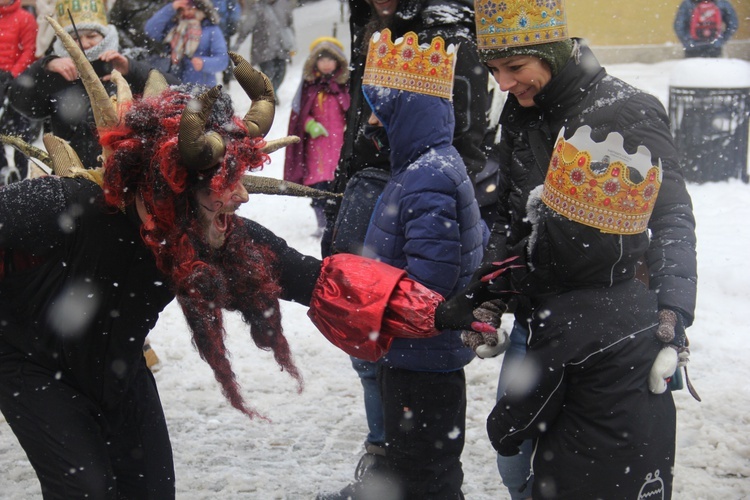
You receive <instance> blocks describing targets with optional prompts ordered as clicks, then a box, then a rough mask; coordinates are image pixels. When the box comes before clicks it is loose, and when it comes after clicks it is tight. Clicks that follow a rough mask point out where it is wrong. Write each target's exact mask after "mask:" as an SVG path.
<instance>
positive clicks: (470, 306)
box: [435, 257, 516, 333]
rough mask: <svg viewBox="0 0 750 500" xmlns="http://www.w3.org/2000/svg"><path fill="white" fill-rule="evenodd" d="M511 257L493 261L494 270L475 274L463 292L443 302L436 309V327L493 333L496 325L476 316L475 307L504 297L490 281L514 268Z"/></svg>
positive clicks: (439, 328) (513, 259)
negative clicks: (492, 288) (491, 286)
mask: <svg viewBox="0 0 750 500" xmlns="http://www.w3.org/2000/svg"><path fill="white" fill-rule="evenodd" d="M515 260H516V257H511V258H510V259H506V260H504V261H502V262H495V263H493V270H492V272H490V273H488V274H486V275H483V276H481V277H478V279H477V274H475V275H474V279H473V280H472V282H471V283H469V285H468V286H467V287H466V288H465V289H464V290H463V291H461V292H459V293H457V294H456V295H454V296H453V297H451V298H450V299H448V300H446V301H445V302H441V303H440V304H439V305H438V307H437V310H436V311H435V328H437V329H438V330H474V331H477V332H484V333H493V332H495V331H496V329H495V327H494V326H492V325H490V324H487V323H483V322H482V321H480V320H478V319H477V318H475V317H474V309H476V308H478V307H479V306H480V305H481V304H483V303H485V302H489V301H491V300H493V299H497V298H502V297H501V296H500V293H501V291H500V290H497V289H496V290H490V282H491V281H493V280H495V279H496V278H497V277H498V276H500V275H501V274H503V273H505V272H507V271H508V270H510V269H512V268H513V267H514V266H513V265H512V262H513V261H515Z"/></svg>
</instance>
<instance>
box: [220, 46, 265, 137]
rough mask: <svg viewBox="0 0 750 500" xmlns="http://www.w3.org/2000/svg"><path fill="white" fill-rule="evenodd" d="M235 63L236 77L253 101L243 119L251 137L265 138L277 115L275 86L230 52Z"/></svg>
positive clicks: (241, 58) (240, 57)
mask: <svg viewBox="0 0 750 500" xmlns="http://www.w3.org/2000/svg"><path fill="white" fill-rule="evenodd" d="M229 57H230V58H231V59H232V62H233V63H234V65H235V66H234V76H235V78H237V82H239V84H240V86H241V87H242V90H244V91H245V93H246V94H247V95H248V97H250V100H251V101H253V103H252V105H251V106H250V110H249V111H248V112H247V114H246V115H245V117H244V118H243V119H242V120H243V121H244V122H245V125H247V129H248V131H249V133H250V137H265V135H266V134H267V133H268V131H269V130H271V125H273V117H274V114H275V113H276V96H275V95H274V92H273V85H271V81H270V80H269V79H268V77H267V76H266V75H264V74H263V73H261V72H260V71H258V70H256V69H255V68H253V67H252V66H251V65H250V63H249V62H247V61H246V60H245V59H244V58H243V57H242V56H241V55H239V54H237V53H236V52H231V51H230V52H229Z"/></svg>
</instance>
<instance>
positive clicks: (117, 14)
mask: <svg viewBox="0 0 750 500" xmlns="http://www.w3.org/2000/svg"><path fill="white" fill-rule="evenodd" d="M162 6H163V3H161V2H154V1H152V0H115V2H114V4H112V8H111V9H110V10H109V22H110V23H112V24H114V25H115V26H116V27H117V31H118V33H119V35H120V46H121V47H122V48H123V51H125V50H127V49H129V50H130V52H129V55H132V56H134V57H136V58H141V57H142V56H145V55H146V54H152V53H156V52H159V51H160V49H161V47H162V44H161V43H160V42H156V41H155V40H153V39H152V38H151V37H149V36H148V35H147V34H146V30H145V25H146V22H147V21H148V20H149V19H151V17H152V16H153V15H154V14H156V12H157V11H158V10H159V8H161V7H162Z"/></svg>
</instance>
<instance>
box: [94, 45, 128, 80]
mask: <svg viewBox="0 0 750 500" xmlns="http://www.w3.org/2000/svg"><path fill="white" fill-rule="evenodd" d="M99 59H100V60H101V61H104V62H109V63H112V68H113V69H116V70H117V71H119V72H120V73H121V74H122V75H123V76H124V75H127V74H128V71H130V61H128V58H127V57H125V56H124V55H122V54H120V53H119V52H117V51H116V50H105V51H104V52H102V55H100V56H99ZM110 79H111V76H110V75H105V76H103V77H102V80H103V81H105V82H106V81H108V80H110Z"/></svg>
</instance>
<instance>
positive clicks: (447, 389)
mask: <svg viewBox="0 0 750 500" xmlns="http://www.w3.org/2000/svg"><path fill="white" fill-rule="evenodd" d="M379 381H380V388H381V391H382V395H383V413H384V419H385V441H386V463H387V464H388V469H389V475H390V476H391V481H393V482H395V483H396V486H397V489H398V491H399V492H400V498H403V499H412V498H419V499H451V500H453V499H461V498H463V494H462V493H461V484H462V483H463V478H464V473H463V469H462V467H461V452H462V451H463V448H464V439H465V428H466V376H465V375H464V371H463V370H457V371H452V372H417V371H411V370H403V369H398V368H390V367H387V366H383V367H382V368H381V370H380V372H379Z"/></svg>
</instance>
